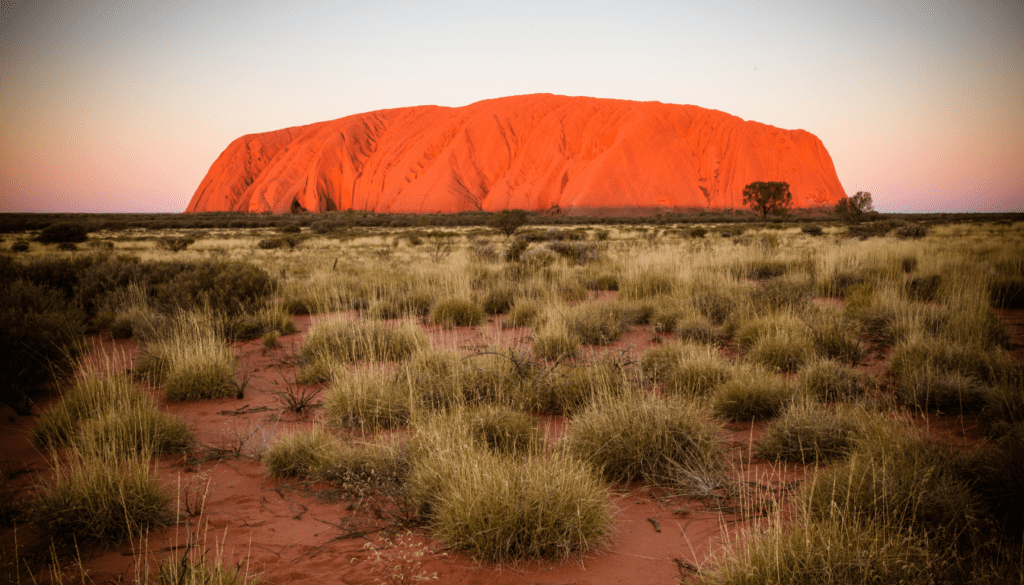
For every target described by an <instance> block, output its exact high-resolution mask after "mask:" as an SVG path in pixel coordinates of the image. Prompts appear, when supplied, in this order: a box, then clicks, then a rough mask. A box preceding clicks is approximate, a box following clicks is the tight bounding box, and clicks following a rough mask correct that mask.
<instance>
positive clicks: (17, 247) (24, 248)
mask: <svg viewBox="0 0 1024 585" xmlns="http://www.w3.org/2000/svg"><path fill="white" fill-rule="evenodd" d="M29 248H30V246H29V243H28V242H25V241H17V242H12V243H11V252H28V250H29Z"/></svg>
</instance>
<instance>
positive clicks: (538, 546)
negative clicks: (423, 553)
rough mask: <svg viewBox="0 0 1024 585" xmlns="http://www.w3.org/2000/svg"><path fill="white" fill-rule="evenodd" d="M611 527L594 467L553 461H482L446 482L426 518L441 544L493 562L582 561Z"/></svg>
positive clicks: (567, 460) (559, 459) (485, 458)
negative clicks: (577, 557) (578, 557)
mask: <svg viewBox="0 0 1024 585" xmlns="http://www.w3.org/2000/svg"><path fill="white" fill-rule="evenodd" d="M611 521H612V515H611V509H610V506H609V504H608V501H607V493H606V490H605V487H604V485H603V484H602V482H601V481H600V480H599V479H598V478H597V477H595V475H594V473H593V472H592V471H591V468H590V467H589V466H587V465H584V464H583V463H580V462H578V461H575V460H573V459H570V458H564V457H559V456H557V455H556V456H553V457H550V458H546V459H529V460H527V461H526V462H525V463H514V462H511V461H508V460H505V459H501V458H498V457H496V456H491V455H489V456H483V457H479V459H478V460H476V461H474V462H473V464H472V465H469V466H467V467H465V468H464V469H462V470H461V472H460V473H459V474H458V475H456V476H455V477H453V478H451V480H450V482H449V483H448V484H447V485H446V486H445V487H444V489H443V491H442V493H441V495H440V497H439V499H438V502H437V504H436V507H435V509H434V511H433V513H432V514H431V525H432V527H433V529H434V535H435V536H436V537H437V538H438V539H439V540H441V541H442V542H445V543H446V544H448V546H451V547H453V548H456V549H460V550H465V551H467V552H468V553H469V554H471V555H472V556H474V557H477V558H481V559H488V560H496V561H511V560H517V559H530V558H554V559H558V558H564V557H568V556H571V555H575V554H585V553H587V552H590V551H592V550H594V549H596V548H598V547H600V546H601V545H602V544H603V543H604V540H605V538H606V534H607V531H608V529H609V527H610V526H611Z"/></svg>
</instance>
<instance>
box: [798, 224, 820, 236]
mask: <svg viewBox="0 0 1024 585" xmlns="http://www.w3.org/2000/svg"><path fill="white" fill-rule="evenodd" d="M800 231H801V232H803V233H805V234H807V235H808V236H820V235H821V234H822V232H823V230H822V229H821V226H820V225H813V224H812V225H804V226H800Z"/></svg>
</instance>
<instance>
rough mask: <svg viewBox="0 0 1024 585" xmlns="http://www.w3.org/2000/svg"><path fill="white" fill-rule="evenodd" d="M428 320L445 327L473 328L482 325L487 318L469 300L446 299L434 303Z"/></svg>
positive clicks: (478, 306)
mask: <svg viewBox="0 0 1024 585" xmlns="http://www.w3.org/2000/svg"><path fill="white" fill-rule="evenodd" d="M429 319H430V322H431V323H433V324H435V325H443V326H445V327H475V326H477V325H480V324H482V323H484V321H486V320H487V316H486V315H485V314H484V310H483V309H482V308H481V307H480V305H478V304H476V303H474V302H473V301H471V300H469V299H464V298H459V297H448V298H444V299H441V300H439V301H437V302H436V303H434V306H433V307H431V309H430V316H429Z"/></svg>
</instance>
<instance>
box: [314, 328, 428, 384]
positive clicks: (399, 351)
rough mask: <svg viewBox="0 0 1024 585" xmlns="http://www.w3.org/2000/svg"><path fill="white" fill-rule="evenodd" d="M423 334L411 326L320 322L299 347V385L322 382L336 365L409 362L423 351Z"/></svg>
mask: <svg viewBox="0 0 1024 585" xmlns="http://www.w3.org/2000/svg"><path fill="white" fill-rule="evenodd" d="M426 345H427V339H426V337H425V336H424V335H423V332H422V331H421V330H420V329H419V328H417V327H414V326H412V325H399V326H397V327H391V326H389V325H387V324H386V323H383V322H380V321H370V322H368V323H358V322H356V321H350V320H348V319H331V320H328V321H321V322H320V323H317V324H316V325H314V326H313V327H312V329H310V331H309V334H308V335H306V339H305V341H304V342H303V344H302V350H301V353H300V357H301V359H302V362H303V365H302V367H301V369H300V372H299V378H300V379H301V381H324V380H327V379H329V378H330V375H331V370H332V369H333V368H334V367H336V365H337V364H347V363H355V362H362V361H398V360H405V359H408V358H409V357H410V356H412V355H413V353H414V352H415V351H416V350H417V349H420V348H423V347H426Z"/></svg>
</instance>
